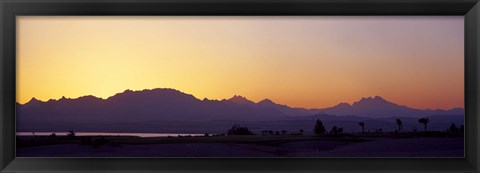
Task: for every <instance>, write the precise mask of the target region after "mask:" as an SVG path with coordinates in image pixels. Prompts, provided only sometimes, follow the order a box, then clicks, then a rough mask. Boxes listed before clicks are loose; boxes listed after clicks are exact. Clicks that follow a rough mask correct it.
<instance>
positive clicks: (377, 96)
mask: <svg viewBox="0 0 480 173" xmlns="http://www.w3.org/2000/svg"><path fill="white" fill-rule="evenodd" d="M157 89H163V90H165V89H169V90H175V91H178V92H180V93H183V94H187V95H191V96H193V97H194V98H195V99H197V100H200V101H203V100H205V99H206V100H211V101H223V100H229V99H231V98H233V97H236V96H240V97H242V98H245V99H246V100H248V101H251V102H253V103H255V104H258V103H260V102H262V101H264V100H270V101H272V102H273V103H275V104H279V105H285V106H288V107H290V108H301V109H307V110H312V109H326V108H332V107H335V106H337V105H340V104H348V105H350V106H351V105H353V104H354V103H355V102H359V101H361V100H363V99H375V98H382V99H383V100H385V101H387V102H389V103H393V104H396V105H398V106H406V107H408V108H411V109H419V110H452V109H458V108H460V109H465V108H464V106H463V107H451V108H449V109H441V108H423V109H422V108H414V107H410V106H407V105H404V104H398V103H394V102H390V101H388V100H387V99H385V98H384V97H382V96H379V95H375V96H368V97H361V98H360V99H358V100H357V101H353V102H352V103H348V102H340V103H338V104H335V105H333V106H328V107H324V108H304V107H292V106H289V105H287V104H282V103H277V102H275V101H273V100H272V99H269V98H264V99H262V100H260V101H256V102H255V101H253V100H250V99H248V98H246V97H244V96H242V95H238V94H234V95H233V96H232V97H230V98H223V99H220V100H219V99H209V98H207V97H205V98H203V99H200V98H198V97H196V96H194V95H193V94H189V93H186V92H183V91H180V90H178V89H175V88H151V89H147V88H146V89H141V90H132V89H125V90H123V91H122V92H117V93H115V94H113V95H111V96H108V97H106V98H103V97H98V96H94V95H83V96H79V97H76V98H71V97H65V96H62V97H60V98H58V99H53V98H51V99H48V100H46V101H44V100H39V99H37V98H36V97H32V98H31V99H30V100H29V101H27V102H25V103H23V104H22V103H20V102H18V101H15V103H17V104H20V105H25V104H27V103H29V102H31V101H32V100H34V99H35V100H38V101H40V102H44V103H45V102H49V101H59V100H62V99H70V100H74V99H79V98H82V97H89V96H91V97H95V98H98V99H102V100H108V99H109V98H111V97H113V96H115V95H117V94H121V93H125V92H126V91H132V92H141V91H151V90H157Z"/></svg>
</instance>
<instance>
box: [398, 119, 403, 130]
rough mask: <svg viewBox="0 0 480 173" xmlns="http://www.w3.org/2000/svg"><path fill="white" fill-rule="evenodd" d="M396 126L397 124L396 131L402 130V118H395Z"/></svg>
mask: <svg viewBox="0 0 480 173" xmlns="http://www.w3.org/2000/svg"><path fill="white" fill-rule="evenodd" d="M397 126H398V132H402V131H403V125H402V120H400V119H397Z"/></svg>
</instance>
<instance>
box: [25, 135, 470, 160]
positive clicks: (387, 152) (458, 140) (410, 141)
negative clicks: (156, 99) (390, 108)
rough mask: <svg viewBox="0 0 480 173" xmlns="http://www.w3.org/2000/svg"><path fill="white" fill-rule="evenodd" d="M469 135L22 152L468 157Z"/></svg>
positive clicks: (31, 153)
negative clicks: (467, 142) (466, 151)
mask: <svg viewBox="0 0 480 173" xmlns="http://www.w3.org/2000/svg"><path fill="white" fill-rule="evenodd" d="M463 156H464V138H463V137H418V136H417V137H392V136H353V135H348V136H320V137H319V136H306V135H305V136H304V135H299V136H293V135H286V136H199V137H158V138H140V137H128V136H127V137H125V136H124V137H121V136H110V137H89V138H85V137H77V136H74V137H67V136H57V137H47V136H44V137H19V138H18V140H17V157H463Z"/></svg>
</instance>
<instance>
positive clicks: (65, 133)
mask: <svg viewBox="0 0 480 173" xmlns="http://www.w3.org/2000/svg"><path fill="white" fill-rule="evenodd" d="M52 133H55V135H57V136H66V135H67V134H68V132H35V135H37V136H49V135H51V134H52ZM16 135H17V136H33V135H34V134H33V133H32V132H17V133H16ZM178 135H181V136H189V135H190V136H203V135H204V134H186V133H108V132H75V136H138V137H168V136H173V137H177V136H178Z"/></svg>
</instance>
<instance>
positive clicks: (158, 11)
mask: <svg viewBox="0 0 480 173" xmlns="http://www.w3.org/2000/svg"><path fill="white" fill-rule="evenodd" d="M0 13H1V16H0V20H1V21H0V26H1V31H0V34H1V35H0V38H1V43H0V44H1V45H0V52H1V59H0V64H1V67H0V76H1V80H0V86H1V91H0V103H1V105H0V112H1V116H0V124H1V125H0V126H1V128H0V170H1V172H116V171H119V172H199V171H201V172H213V171H216V172H299V171H303V172H354V171H358V172H478V171H479V166H480V160H479V156H480V144H479V134H480V133H479V126H480V121H479V118H478V115H479V111H478V108H479V107H480V101H479V96H480V95H479V92H478V90H479V76H478V73H479V66H480V63H479V61H478V59H479V57H480V51H479V46H480V44H479V42H480V34H479V32H480V4H479V1H478V0H103V1H100V0H97V1H92V0H0ZM21 15H88V16H97V15H100V16H105V15H115V16H117V15H119V16H122V15H128V16H130V15H134V16H135V15H207V16H211V15H236V16H241V15H248V16H265V15H294V16H298V15H463V16H465V112H466V115H465V123H466V124H465V127H466V129H465V131H466V132H465V138H466V139H465V141H466V144H465V146H466V148H465V151H466V152H465V158H391V159H386V158H312V159H307V158H276V159H274V158H255V159H254V158H231V159H225V158H171V159H167V158H15V93H16V92H15V80H16V79H15V73H16V66H15V54H16V47H15V46H16V44H15V39H16V37H15V31H16V24H15V17H16V16H21Z"/></svg>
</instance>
